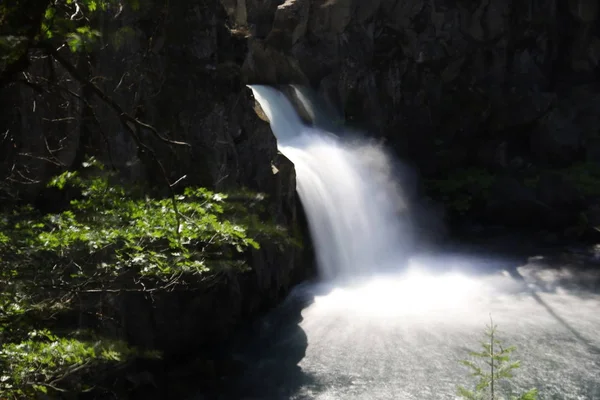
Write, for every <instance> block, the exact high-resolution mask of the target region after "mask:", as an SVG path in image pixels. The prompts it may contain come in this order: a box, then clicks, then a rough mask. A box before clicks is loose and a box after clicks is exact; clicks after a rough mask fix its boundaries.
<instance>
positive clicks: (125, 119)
mask: <svg viewBox="0 0 600 400" xmlns="http://www.w3.org/2000/svg"><path fill="white" fill-rule="evenodd" d="M41 45H42V47H43V48H44V49H46V50H47V51H48V52H49V54H50V55H51V56H52V57H53V58H54V59H55V60H56V61H58V63H59V64H60V65H62V67H63V68H64V69H65V70H67V72H68V73H69V74H70V75H71V76H72V77H73V78H75V80H77V81H78V82H79V83H80V84H82V85H84V86H87V87H89V88H90V89H91V90H92V91H93V92H94V94H95V95H96V96H98V97H99V98H100V99H101V100H102V101H103V102H104V103H105V104H107V105H108V106H109V107H110V108H112V109H113V110H114V111H115V112H116V113H117V115H118V116H119V119H120V120H121V123H122V124H123V126H124V127H125V129H126V130H127V131H128V132H129V133H131V134H132V135H133V136H134V139H136V142H138V144H139V141H140V139H139V137H138V136H137V134H135V131H134V130H133V129H132V128H131V126H130V125H129V123H131V124H133V125H136V126H138V127H141V128H144V129H147V130H149V131H150V132H152V134H153V135H154V136H156V137H157V138H158V139H159V140H160V141H162V142H163V143H166V144H172V145H179V146H188V147H190V144H189V143H186V142H179V141H176V140H171V139H169V138H166V137H164V136H162V135H161V134H160V133H159V132H158V131H157V130H156V128H154V127H153V126H152V125H149V124H146V123H144V122H142V121H140V120H138V119H136V118H134V117H132V116H131V115H129V114H128V113H126V112H125V111H124V110H123V108H122V107H121V106H120V105H119V104H118V103H117V102H116V101H115V100H114V99H112V98H111V97H110V96H108V95H106V94H105V93H104V92H103V91H102V90H100V88H99V87H98V86H96V85H94V84H93V83H92V82H90V81H89V80H88V79H86V78H85V77H83V76H81V74H80V73H79V71H77V68H75V66H74V65H73V64H71V63H70V62H69V61H67V60H66V59H65V58H63V57H62V56H61V55H60V54H59V52H58V51H57V50H56V49H55V48H54V47H53V46H52V45H50V44H47V43H43V44H41Z"/></svg>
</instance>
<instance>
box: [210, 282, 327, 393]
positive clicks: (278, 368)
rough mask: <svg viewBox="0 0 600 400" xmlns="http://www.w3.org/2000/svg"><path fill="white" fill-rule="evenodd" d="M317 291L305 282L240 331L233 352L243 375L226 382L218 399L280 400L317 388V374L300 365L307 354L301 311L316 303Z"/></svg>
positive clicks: (319, 292) (322, 291) (320, 292)
mask: <svg viewBox="0 0 600 400" xmlns="http://www.w3.org/2000/svg"><path fill="white" fill-rule="evenodd" d="M327 290H328V289H326V288H323V289H322V290H320V291H319V290H315V286H314V285H313V284H309V283H304V284H301V285H299V286H297V287H296V288H294V290H293V291H292V292H291V293H290V295H289V296H288V298H287V299H286V300H285V301H284V302H283V304H281V305H280V306H279V307H277V308H276V309H274V310H273V311H271V312H270V313H269V314H268V315H266V316H264V317H263V318H261V319H259V320H258V321H256V322H255V323H254V324H252V325H251V326H250V327H248V328H247V329H244V330H242V331H241V332H240V333H239V339H238V341H237V342H238V343H237V344H236V345H235V346H234V349H233V351H232V352H233V354H234V357H235V358H236V359H238V360H239V361H241V362H242V363H243V364H244V365H245V367H244V372H243V374H241V376H238V377H236V378H233V379H231V380H228V381H227V382H225V383H224V385H223V387H222V390H221V393H220V394H219V395H218V396H216V397H210V398H211V399H212V398H215V399H219V400H234V399H235V400H257V399H261V400H262V399H264V400H279V399H282V400H283V399H290V398H292V397H294V398H297V399H303V397H302V396H299V395H298V394H297V393H298V391H299V390H300V389H301V388H307V387H311V388H315V389H316V390H318V386H319V382H318V377H317V376H315V375H313V374H309V373H306V372H304V371H302V369H301V368H300V366H299V365H298V364H299V363H300V361H301V360H302V359H303V358H304V356H305V355H306V350H307V348H308V337H307V335H306V332H305V331H304V330H303V329H302V328H301V326H300V324H301V322H302V320H303V318H302V310H304V309H305V308H306V307H308V306H310V305H311V304H312V303H313V302H314V297H315V295H320V294H326V292H327Z"/></svg>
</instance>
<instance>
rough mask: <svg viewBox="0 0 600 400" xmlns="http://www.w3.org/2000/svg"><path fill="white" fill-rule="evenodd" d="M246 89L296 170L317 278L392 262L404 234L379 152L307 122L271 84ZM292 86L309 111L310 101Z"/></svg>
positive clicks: (399, 256)
mask: <svg viewBox="0 0 600 400" xmlns="http://www.w3.org/2000/svg"><path fill="white" fill-rule="evenodd" d="M250 88H251V89H252V91H253V93H254V97H255V99H256V100H257V101H258V103H259V104H260V105H261V108H262V109H263V111H264V113H265V115H266V116H267V118H268V119H269V121H270V124H271V129H272V130H273V133H274V135H275V137H276V138H277V142H278V147H279V150H280V151H281V152H282V153H283V154H284V155H285V156H286V157H287V158H289V159H290V161H292V163H293V164H294V166H295V168H296V176H297V178H296V179H297V190H298V194H299V196H300V199H301V201H302V204H303V206H304V209H305V211H306V215H307V219H308V224H309V228H310V231H311V234H312V237H313V242H314V247H315V252H316V256H317V262H318V265H319V270H320V273H321V275H322V276H323V277H324V278H326V279H330V278H339V277H350V276H357V275H365V274H370V273H373V272H380V271H381V269H382V268H386V269H387V268H393V267H396V266H400V265H399V264H401V263H403V262H404V260H405V250H406V247H407V245H408V243H410V240H409V237H410V235H409V230H408V228H407V226H406V224H403V223H401V218H400V212H401V211H402V210H401V209H402V207H403V206H404V204H403V202H402V200H403V199H402V195H401V193H400V192H399V191H398V190H397V183H396V182H394V181H393V179H392V174H391V165H390V164H389V158H388V157H387V155H386V154H385V152H384V151H383V150H382V149H381V148H380V147H378V146H373V145H369V144H366V143H363V144H359V145H356V144H350V143H347V142H344V140H343V139H340V138H338V137H337V136H335V135H334V134H332V133H330V132H327V131H325V130H323V129H320V128H319V127H315V126H307V125H306V124H305V123H304V122H303V121H302V119H301V118H300V117H299V116H298V113H297V111H296V109H295V108H294V105H293V104H292V102H291V101H290V99H289V98H288V97H287V96H286V95H285V94H284V93H283V92H281V91H279V90H277V89H275V88H273V87H270V86H262V85H252V86H250ZM295 89H296V96H297V99H298V100H299V101H300V102H301V104H303V106H304V107H305V108H307V110H308V111H309V114H310V113H311V112H310V111H311V110H310V107H311V104H310V101H309V100H308V99H307V98H306V97H305V96H303V95H302V92H300V91H299V90H298V89H297V88H295ZM312 111H313V112H316V113H319V110H312ZM321 117H322V116H321Z"/></svg>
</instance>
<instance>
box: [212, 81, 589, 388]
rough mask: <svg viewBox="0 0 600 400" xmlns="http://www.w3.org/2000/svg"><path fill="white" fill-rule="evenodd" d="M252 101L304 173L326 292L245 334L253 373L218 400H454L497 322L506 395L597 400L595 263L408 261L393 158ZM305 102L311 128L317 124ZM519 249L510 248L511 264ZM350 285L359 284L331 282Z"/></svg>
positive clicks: (266, 96) (279, 101) (302, 299)
mask: <svg viewBox="0 0 600 400" xmlns="http://www.w3.org/2000/svg"><path fill="white" fill-rule="evenodd" d="M252 89H253V91H254V94H255V97H256V99H257V100H258V101H259V102H260V104H261V106H262V108H263V110H264V112H265V114H266V115H267V117H268V118H269V120H270V123H271V126H272V128H273V131H274V133H275V135H276V137H277V140H278V143H279V147H280V149H281V151H282V152H283V153H284V154H285V155H286V156H287V157H289V158H290V160H291V161H292V162H294V164H295V166H296V170H297V176H298V192H299V194H300V196H301V200H302V202H303V205H304V207H305V210H306V213H307V217H308V220H309V221H308V222H309V225H310V229H311V233H312V235H313V241H314V247H315V250H316V252H317V256H318V262H319V267H320V271H321V274H322V275H323V276H325V277H326V278H329V279H328V280H327V281H325V282H322V283H317V284H314V283H312V284H305V285H302V286H300V287H298V288H296V289H295V290H294V292H293V293H292V295H290V296H289V298H288V299H287V301H286V302H285V303H284V304H283V305H282V306H281V307H279V308H278V309H276V310H274V311H273V312H272V313H270V314H269V315H267V316H266V317H265V318H264V319H262V320H261V321H259V322H258V323H257V324H256V326H254V328H253V329H251V330H250V331H249V332H244V333H242V335H241V336H243V338H244V340H243V341H242V344H241V345H240V346H239V348H238V349H237V351H236V353H237V356H238V357H240V358H241V359H242V360H243V361H244V362H245V363H246V365H247V368H246V371H245V373H244V374H243V376H240V377H239V379H237V380H235V381H234V382H231V384H228V385H226V386H227V387H226V388H225V389H224V390H223V391H222V392H221V393H220V395H219V396H216V397H215V398H219V399H227V400H230V399H231V400H233V399H254V400H256V399H273V400H279V399H281V400H286V399H296V400H309V399H318V400H333V399H335V400H338V399H339V400H353V399H365V400H378V399H390V400H392V399H393V400H412V399H414V400H430V399H431V400H437V399H448V400H452V399H455V398H456V387H457V385H465V386H471V385H472V384H473V383H474V380H473V379H472V378H471V377H470V376H469V371H468V370H466V369H465V368H464V367H463V366H461V365H460V364H459V363H458V360H460V359H464V358H467V357H468V354H469V350H470V349H477V346H478V343H479V341H480V339H481V338H482V335H481V333H482V331H483V329H484V327H485V324H486V323H488V322H489V318H490V314H491V315H492V317H493V319H494V322H495V323H497V324H498V325H499V328H500V332H499V334H500V337H501V338H502V339H505V340H506V341H507V342H508V344H511V345H515V346H517V349H518V350H517V351H516V352H515V353H514V357H515V358H516V359H520V360H522V368H521V369H520V370H518V371H517V373H516V377H515V379H514V380H513V381H512V384H508V383H503V384H502V385H501V388H502V389H503V390H513V389H514V390H523V389H527V388H530V387H537V388H538V389H539V390H540V399H545V400H546V399H551V400H600V312H598V311H599V310H600V295H599V294H598V292H599V291H600V273H599V266H598V265H592V264H594V263H595V262H596V261H597V260H596V259H595V258H594V257H596V255H597V254H600V249H593V250H591V252H590V254H592V256H589V257H588V256H585V257H578V256H577V255H573V253H568V255H567V256H566V257H563V256H562V255H561V256H560V257H558V256H552V255H548V254H545V253H544V252H543V251H541V250H539V249H536V248H526V249H525V250H523V251H522V252H520V253H519V254H516V255H513V256H511V257H507V256H506V255H492V254H491V253H490V248H489V247H485V248H484V251H483V252H481V251H480V252H479V253H478V254H479V255H477V256H474V250H473V249H469V250H461V251H460V252H457V251H454V252H452V253H449V252H438V253H437V254H435V255H427V256H412V257H411V258H410V259H407V257H406V254H407V253H406V250H407V248H408V247H409V246H410V243H411V235H410V230H409V229H408V227H407V226H406V224H405V223H402V222H400V221H401V215H402V200H403V199H402V194H401V192H400V191H399V190H398V189H397V188H395V185H394V182H393V180H392V179H391V177H392V174H391V173H390V171H389V160H388V159H387V158H386V157H385V153H384V152H381V150H380V149H379V148H377V147H372V146H367V145H364V144H362V145H358V146H357V145H351V144H349V143H348V142H345V141H344V140H342V139H340V138H339V137H337V136H335V135H332V134H330V133H328V132H325V131H323V130H320V129H319V128H316V127H314V126H313V127H311V126H307V125H306V124H305V123H304V122H303V121H302V120H301V118H299V117H298V114H297V113H296V109H295V106H294V105H293V104H292V102H291V101H290V100H289V98H288V96H286V95H284V94H283V93H282V92H280V91H278V90H276V89H273V88H270V87H264V86H260V87H256V86H254V87H252ZM301 94H302V93H300V94H298V93H296V95H298V99H299V101H300V102H301V103H307V104H304V105H305V106H306V107H307V108H308V111H309V112H308V114H311V111H312V112H313V115H311V118H313V119H318V118H322V115H321V116H319V115H316V114H318V111H319V110H311V109H310V108H311V104H310V99H307V98H303V97H302V96H301ZM296 107H297V105H296ZM319 125H320V124H319ZM320 126H322V125H320ZM521 242H523V241H522V240H519V239H515V238H511V239H510V243H511V244H510V245H509V247H510V249H511V251H513V252H514V251H515V248H516V247H517V245H519V244H520V243H521ZM536 252H539V253H540V254H543V256H539V257H531V256H534V255H535V254H536ZM559 253H560V252H559ZM561 254H562V253H561ZM382 271H383V273H382ZM348 275H350V276H358V278H357V279H354V280H351V281H350V282H349V281H348V280H344V281H343V283H341V282H340V280H339V279H333V278H339V277H348ZM211 398H212V397H211Z"/></svg>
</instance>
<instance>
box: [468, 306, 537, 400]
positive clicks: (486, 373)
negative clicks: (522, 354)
mask: <svg viewBox="0 0 600 400" xmlns="http://www.w3.org/2000/svg"><path fill="white" fill-rule="evenodd" d="M496 333H497V326H496V325H494V322H493V321H492V320H491V318H490V325H486V330H485V336H486V340H484V341H482V342H481V350H480V351H472V352H470V353H469V355H470V356H471V357H472V358H473V360H461V361H460V363H461V364H462V365H464V366H466V367H467V368H468V369H469V370H470V371H471V376H473V377H475V378H477V380H478V381H477V384H476V385H475V388H474V389H473V390H469V389H466V388H465V387H463V386H459V387H458V396H459V397H460V398H462V399H466V400H500V399H505V398H506V397H503V396H502V395H501V394H500V393H499V390H498V385H499V383H500V382H501V381H504V380H510V379H512V378H513V377H514V375H513V373H514V371H515V370H516V369H518V368H520V366H521V364H520V362H519V361H512V360H511V358H510V356H511V354H512V353H513V352H514V351H515V350H516V348H515V347H514V346H509V347H504V345H503V342H502V341H501V340H499V339H498V338H497V335H496ZM537 394H538V392H537V389H530V390H528V391H527V392H525V393H523V394H521V395H511V396H510V397H508V398H509V399H511V400H536V399H537Z"/></svg>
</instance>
